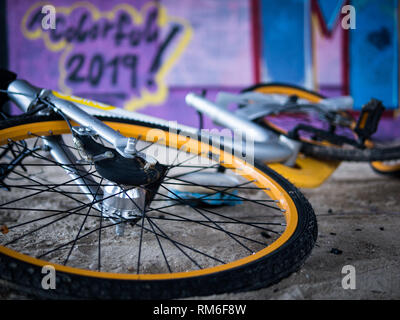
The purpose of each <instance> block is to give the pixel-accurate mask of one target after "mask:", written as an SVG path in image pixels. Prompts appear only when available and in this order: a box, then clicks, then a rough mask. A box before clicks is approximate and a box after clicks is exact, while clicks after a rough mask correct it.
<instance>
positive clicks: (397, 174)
mask: <svg viewBox="0 0 400 320" xmlns="http://www.w3.org/2000/svg"><path fill="white" fill-rule="evenodd" d="M370 166H371V168H372V170H373V171H374V172H376V173H378V174H380V175H384V176H391V177H394V178H400V164H399V163H394V164H392V163H385V162H380V161H376V162H371V163H370Z"/></svg>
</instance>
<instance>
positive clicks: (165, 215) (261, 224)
mask: <svg viewBox="0 0 400 320" xmlns="http://www.w3.org/2000/svg"><path fill="white" fill-rule="evenodd" d="M100 119H101V120H102V121H104V122H105V123H106V124H108V125H109V126H111V127H112V128H114V129H115V130H119V131H120V132H121V133H122V134H123V135H125V136H128V137H134V138H137V139H138V140H139V142H138V146H137V148H138V149H140V150H142V152H146V153H150V154H151V155H152V156H154V157H156V159H157V160H158V161H159V163H161V164H163V165H165V166H166V168H167V173H166V174H165V176H164V177H163V180H162V182H161V183H160V185H159V187H158V189H157V190H156V191H155V192H154V197H153V198H152V200H151V202H150V203H149V204H148V205H147V206H146V209H145V210H144V211H143V213H142V215H141V216H139V217H138V218H137V219H135V220H129V221H123V222H124V226H125V225H126V226H125V231H124V234H123V236H121V235H118V234H116V232H115V229H116V225H118V223H121V221H120V222H115V221H112V219H109V216H105V215H104V214H103V213H102V209H101V208H102V207H101V206H102V205H103V206H104V201H105V200H106V198H105V196H104V195H103V198H102V199H98V198H94V199H93V200H91V201H90V200H89V199H88V197H87V195H86V194H85V193H84V192H83V191H82V189H80V188H79V185H77V184H76V183H75V182H74V179H73V178H71V177H69V175H68V174H67V173H66V170H65V164H61V163H58V162H57V161H56V160H54V159H53V158H51V157H50V156H49V150H48V147H45V145H44V144H43V143H42V142H43V139H44V137H46V136H59V135H62V136H63V141H64V142H65V145H64V146H65V147H66V148H69V149H70V150H71V152H73V153H74V154H76V156H77V157H78V158H79V156H80V155H81V152H80V151H81V150H77V147H76V146H75V145H73V144H72V139H71V137H70V131H69V127H68V125H67V123H66V122H65V121H64V120H62V119H60V118H57V117H56V116H34V117H27V116H25V117H20V118H14V119H11V120H8V121H3V122H1V123H0V146H1V147H0V148H1V159H0V163H1V169H2V171H1V185H2V190H1V191H0V227H1V233H0V278H1V279H2V280H5V281H6V282H10V283H12V284H14V285H16V286H17V287H19V288H21V290H25V291H28V292H32V293H34V294H39V295H42V296H50V297H68V298H105V299H110V298H111V299H124V298H125V299H168V298H180V297H187V296H195V295H196V296H199V295H209V294H216V293H222V292H233V291H237V290H249V289H252V288H258V287H264V286H268V285H270V284H272V283H275V282H277V281H279V280H280V279H282V278H283V277H286V276H288V275H289V274H290V273H292V272H294V271H296V270H297V269H298V268H299V267H300V266H301V265H302V264H303V263H304V261H305V259H306V258H307V257H308V256H309V254H310V252H311V250H312V248H313V246H314V244H315V241H316V237H317V224H316V219H315V215H314V212H313V210H312V207H311V206H310V204H309V203H308V201H307V200H306V199H305V198H304V196H303V195H302V194H301V193H300V192H299V191H298V190H297V189H296V188H295V187H294V186H293V185H291V184H290V183H289V182H288V181H286V180H285V179H284V178H282V177H281V176H280V175H279V174H277V173H276V172H274V171H272V170H271V169H269V168H268V167H266V166H264V165H262V164H257V163H255V164H250V163H247V162H245V161H244V160H242V159H240V158H238V157H236V156H234V155H232V154H231V153H228V152H227V151H225V150H223V148H222V147H214V146H212V145H210V144H208V143H206V142H204V141H201V140H200V137H187V136H184V135H181V134H179V133H174V132H172V131H170V130H169V128H167V127H160V126H154V125H151V124H148V123H141V122H138V121H133V120H127V119H117V118H100ZM73 125H74V123H73ZM100 140H101V139H100ZM22 154H23V155H24V158H23V160H21V161H17V162H16V157H18V156H19V155H22ZM79 159H80V158H79ZM81 160H82V161H81V162H80V163H79V165H81V166H86V168H87V171H86V173H85V175H90V176H91V178H92V179H93V181H95V182H96V185H97V187H98V189H104V188H106V187H107V186H109V184H112V183H111V182H110V181H105V179H104V178H103V177H102V176H101V175H100V174H99V172H97V171H96V169H95V167H94V166H93V164H92V163H90V162H85V161H84V159H81ZM221 166H222V167H224V168H225V174H226V175H229V177H232V179H235V181H236V184H235V185H229V186H226V187H224V186H221V185H219V186H215V185H211V184H210V185H207V184H202V185H201V186H199V185H195V184H194V183H193V182H191V181H189V180H188V178H187V177H188V176H189V175H190V174H192V173H194V172H211V173H212V172H215V171H216V170H217V168H218V167H221ZM10 168H12V170H11V171H10V170H9V169H10ZM191 184H192V185H191ZM182 185H183V186H190V185H191V186H192V187H201V188H202V189H206V190H208V193H207V194H206V195H203V197H204V198H207V197H209V196H211V195H212V196H214V198H213V199H215V196H218V197H225V200H226V201H228V202H229V201H232V204H235V205H222V206H213V205H209V206H196V205H193V204H192V203H191V202H188V201H187V200H186V199H185V198H184V197H183V196H182V194H180V193H178V191H177V190H178V188H177V186H182ZM120 187H121V189H120V190H122V191H121V192H123V193H126V192H128V191H129V186H120ZM140 188H143V190H145V191H146V192H148V191H149V190H147V189H146V186H142V187H140ZM115 196H117V195H116V194H111V195H109V196H108V197H111V198H112V197H115ZM226 201H225V204H226V203H227V202H226ZM125 222H126V223H125ZM45 266H51V267H53V268H54V271H55V277H56V281H55V285H54V287H55V288H54V289H53V290H45V289H46V288H43V277H44V274H43V273H42V270H43V267H45Z"/></svg>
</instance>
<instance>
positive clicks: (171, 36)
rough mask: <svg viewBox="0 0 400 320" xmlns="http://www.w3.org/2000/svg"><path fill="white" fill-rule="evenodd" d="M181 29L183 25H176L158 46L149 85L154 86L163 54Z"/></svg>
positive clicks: (151, 67) (148, 81) (150, 70)
mask: <svg viewBox="0 0 400 320" xmlns="http://www.w3.org/2000/svg"><path fill="white" fill-rule="evenodd" d="M180 31H181V27H180V26H178V25H174V26H173V27H172V29H171V30H170V32H169V34H168V36H167V37H166V39H165V40H164V41H163V42H162V43H161V44H160V46H159V47H158V50H157V53H156V55H155V57H154V59H153V63H152V64H151V66H150V69H149V78H148V80H147V85H148V86H149V87H153V86H154V75H155V74H156V73H157V71H158V69H160V66H161V63H162V56H163V54H164V52H165V50H166V49H167V47H168V45H169V44H170V43H171V42H172V40H173V39H174V38H175V37H176V36H177V35H178V33H179V32H180Z"/></svg>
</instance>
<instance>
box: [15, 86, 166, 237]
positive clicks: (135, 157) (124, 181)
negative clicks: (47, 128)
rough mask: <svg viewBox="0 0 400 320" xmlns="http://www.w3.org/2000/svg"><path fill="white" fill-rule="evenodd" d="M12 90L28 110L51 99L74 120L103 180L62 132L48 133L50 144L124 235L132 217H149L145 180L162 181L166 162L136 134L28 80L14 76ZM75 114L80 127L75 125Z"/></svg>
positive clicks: (82, 147)
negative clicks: (140, 146)
mask: <svg viewBox="0 0 400 320" xmlns="http://www.w3.org/2000/svg"><path fill="white" fill-rule="evenodd" d="M8 92H9V93H8V95H9V97H10V99H11V100H12V101H13V102H14V103H15V104H16V105H17V106H18V107H19V109H21V110H22V111H23V112H24V113H26V112H31V111H34V109H35V107H37V106H38V105H39V104H45V105H47V107H48V108H49V109H51V110H52V111H54V112H56V113H58V114H61V115H62V116H63V117H64V119H65V120H66V121H67V122H68V123H69V125H70V127H71V129H72V134H73V137H74V138H73V139H74V143H75V145H76V147H77V148H78V149H79V150H81V151H83V153H84V154H85V158H86V160H88V161H89V162H91V163H94V165H95V167H96V169H97V172H98V173H99V174H100V176H101V177H98V178H101V181H100V183H99V182H96V180H95V179H94V177H93V176H92V174H91V173H90V172H88V171H87V170H86V168H85V166H84V165H81V164H80V160H78V159H77V157H76V156H75V154H74V153H73V152H71V150H70V149H69V147H67V145H66V144H65V142H64V140H63V138H62V136H53V135H50V136H46V137H42V138H43V144H44V149H45V150H46V151H49V153H50V155H51V157H52V158H53V159H54V160H55V161H56V162H57V163H58V164H59V165H60V166H61V167H62V168H63V169H64V170H65V172H66V173H67V174H68V175H69V177H70V178H71V181H73V182H74V183H75V184H76V185H77V186H79V188H80V189H81V190H82V191H83V192H84V194H85V195H86V196H87V198H88V199H89V201H90V203H91V205H90V206H91V207H93V208H95V209H97V210H98V211H99V212H101V216H102V217H103V218H107V219H109V220H111V221H112V222H114V223H115V224H116V233H117V234H118V235H120V236H122V235H123V234H124V227H125V224H126V223H136V222H137V221H138V220H139V219H141V218H142V217H143V215H144V210H145V205H146V203H145V199H146V191H145V190H144V189H143V188H142V187H141V186H142V185H145V184H150V183H152V184H154V183H156V182H157V180H159V179H160V177H161V176H162V174H163V172H164V168H163V166H162V165H160V164H159V163H158V162H157V161H156V159H154V158H153V157H151V156H149V155H147V154H145V153H142V152H138V151H137V150H136V143H137V140H136V139H134V138H128V137H125V136H123V135H122V134H120V133H119V132H117V131H115V130H113V129H112V128H110V127H109V126H107V125H106V124H104V123H103V122H102V121H100V120H98V119H96V118H95V117H93V116H91V115H89V114H88V113H86V112H85V111H83V110H81V109H80V108H79V107H77V106H76V105H75V104H73V103H71V102H68V101H65V100H62V99H59V98H57V97H55V96H54V95H53V94H52V93H51V91H49V90H44V89H43V90H42V89H40V88H37V87H34V86H32V85H30V84H29V83H28V82H26V81H24V80H15V81H13V82H12V83H11V84H10V85H9V87H8ZM41 112H42V111H41ZM69 119H70V120H73V121H75V122H77V123H78V124H79V125H80V127H72V126H71V124H70V122H69ZM96 137H101V138H102V139H104V140H105V141H107V142H108V143H109V144H111V146H112V147H111V148H108V147H105V146H104V145H101V144H99V143H97V142H95V140H94V138H96ZM102 182H104V183H103V188H101V186H102Z"/></svg>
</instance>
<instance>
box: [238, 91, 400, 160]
mask: <svg viewBox="0 0 400 320" xmlns="http://www.w3.org/2000/svg"><path fill="white" fill-rule="evenodd" d="M249 91H255V92H260V93H266V94H274V93H276V94H284V95H288V96H290V95H296V96H298V97H299V98H302V99H306V100H309V101H310V102H318V101H320V100H321V99H324V98H325V96H323V95H321V94H319V93H317V92H315V91H312V90H307V89H304V88H302V87H299V86H295V85H289V84H283V83H261V84H257V85H254V86H251V87H249V88H246V89H244V90H242V92H249ZM259 123H260V124H261V125H263V126H265V127H266V128H268V129H269V130H272V131H274V132H277V133H280V134H285V135H286V134H287V131H286V130H285V129H283V128H280V127H277V126H276V125H275V124H272V123H271V122H270V121H268V120H267V119H263V120H261V121H259ZM300 141H301V142H302V148H301V152H302V153H304V154H305V155H307V156H310V157H314V158H317V159H321V160H334V161H353V162H372V161H387V160H396V159H399V158H400V146H395V147H387V148H378V147H373V148H367V149H357V148H351V149H346V148H343V147H339V146H334V145H332V144H329V143H327V142H325V143H321V142H320V141H313V140H311V139H304V138H302V137H300Z"/></svg>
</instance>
